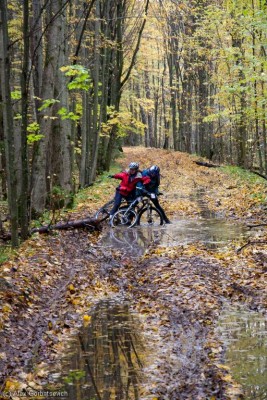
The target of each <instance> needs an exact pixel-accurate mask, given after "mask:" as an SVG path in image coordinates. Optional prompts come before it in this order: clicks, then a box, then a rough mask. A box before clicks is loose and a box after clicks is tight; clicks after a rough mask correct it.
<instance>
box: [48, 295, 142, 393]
mask: <svg viewBox="0 0 267 400" xmlns="http://www.w3.org/2000/svg"><path fill="white" fill-rule="evenodd" d="M137 327H138V322H137V321H136V318H134V317H133V315H132V314H131V313H130V311H129V306H128V305H127V304H125V303H124V304H120V303H116V302H114V301H108V300H106V301H101V302H99V303H98V304H97V306H96V307H95V309H94V312H92V313H91V321H90V325H89V326H88V327H86V328H85V327H84V328H83V329H82V330H81V331H80V333H79V334H78V336H77V337H76V338H75V339H74V340H72V341H71V342H70V344H69V346H68V348H67V352H66V356H65V357H64V359H63V360H62V365H61V373H60V375H61V378H60V379H61V381H62V379H63V381H64V382H65V384H66V386H65V387H64V390H66V391H67V392H68V399H72V400H76V399H79V400H89V399H95V400H100V399H101V400H112V399H116V400H127V399H134V400H136V399H139V389H138V385H139V382H140V371H141V368H142V361H141V358H142V357H141V356H140V355H142V354H143V353H144V348H143V345H142V342H141V338H140V335H139V334H138V333H137V331H138V328H137ZM55 376H57V374H55Z"/></svg>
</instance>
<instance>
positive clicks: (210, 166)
mask: <svg viewBox="0 0 267 400" xmlns="http://www.w3.org/2000/svg"><path fill="white" fill-rule="evenodd" d="M194 163H195V164H197V165H200V166H201V167H208V168H219V167H220V165H216V164H212V163H207V162H204V161H194Z"/></svg>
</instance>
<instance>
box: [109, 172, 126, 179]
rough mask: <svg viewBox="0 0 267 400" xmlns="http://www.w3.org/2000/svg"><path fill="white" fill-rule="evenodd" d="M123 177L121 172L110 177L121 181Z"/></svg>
mask: <svg viewBox="0 0 267 400" xmlns="http://www.w3.org/2000/svg"><path fill="white" fill-rule="evenodd" d="M123 177H124V173H123V172H119V173H118V174H115V175H113V176H112V178H114V179H123Z"/></svg>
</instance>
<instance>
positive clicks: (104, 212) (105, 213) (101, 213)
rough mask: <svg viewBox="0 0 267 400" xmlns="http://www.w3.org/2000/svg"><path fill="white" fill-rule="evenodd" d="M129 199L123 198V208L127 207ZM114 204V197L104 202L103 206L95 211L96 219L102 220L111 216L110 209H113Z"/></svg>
mask: <svg viewBox="0 0 267 400" xmlns="http://www.w3.org/2000/svg"><path fill="white" fill-rule="evenodd" d="M127 204H128V203H127V201H126V200H122V204H121V206H120V209H121V208H123V209H124V208H126V207H127ZM113 205H114V199H112V200H109V201H108V202H107V203H106V204H104V205H103V206H102V207H100V208H99V210H98V211H97V212H96V213H95V215H94V219H100V220H101V221H105V220H106V219H108V218H109V215H110V211H111V210H112V208H113Z"/></svg>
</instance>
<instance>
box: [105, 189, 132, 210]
mask: <svg viewBox="0 0 267 400" xmlns="http://www.w3.org/2000/svg"><path fill="white" fill-rule="evenodd" d="M123 199H125V200H126V201H131V200H133V194H132V193H131V194H129V195H128V196H123V195H122V194H120V192H119V191H118V190H116V193H115V197H114V206H113V208H112V210H111V211H110V215H114V214H115V212H116V211H118V209H119V207H120V205H121V202H122V200H123Z"/></svg>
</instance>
